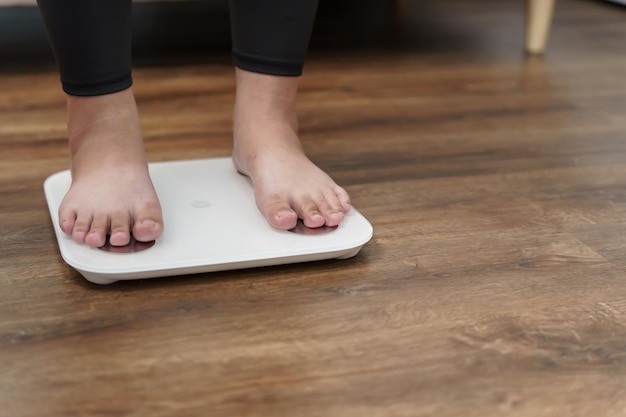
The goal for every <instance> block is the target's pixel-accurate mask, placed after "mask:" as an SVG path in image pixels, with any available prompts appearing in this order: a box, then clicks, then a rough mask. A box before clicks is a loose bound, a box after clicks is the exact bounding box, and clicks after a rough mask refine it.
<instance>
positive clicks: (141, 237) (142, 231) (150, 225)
mask: <svg viewBox="0 0 626 417" xmlns="http://www.w3.org/2000/svg"><path fill="white" fill-rule="evenodd" d="M134 218H135V223H134V224H133V237H134V238H135V239H137V240H138V241H140V242H150V241H152V240H156V238H158V237H159V236H161V234H162V233H163V218H162V215H161V206H160V205H159V203H158V202H156V203H153V204H147V205H145V206H144V207H142V208H141V209H140V210H137V211H136V212H135V215H134Z"/></svg>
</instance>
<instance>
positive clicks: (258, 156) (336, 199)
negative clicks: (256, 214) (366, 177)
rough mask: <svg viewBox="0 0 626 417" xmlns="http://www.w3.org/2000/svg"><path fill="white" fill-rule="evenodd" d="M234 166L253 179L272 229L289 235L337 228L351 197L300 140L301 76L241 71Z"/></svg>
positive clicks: (238, 89) (258, 203) (257, 197)
mask: <svg viewBox="0 0 626 417" xmlns="http://www.w3.org/2000/svg"><path fill="white" fill-rule="evenodd" d="M236 75H237V100H236V104H235V115H234V149H233V162H234V164H235V167H236V168H237V170H238V171H239V172H241V173H242V174H244V175H247V176H248V177H250V179H251V180H252V184H253V186H254V193H255V198H256V203H257V206H258V208H259V210H261V212H262V213H263V214H264V215H265V217H266V219H267V221H268V222H269V224H270V225H271V226H273V227H275V228H277V229H283V230H288V229H292V228H293V227H295V226H296V223H297V221H298V218H300V219H302V220H303V222H304V224H305V225H306V226H307V227H322V226H337V225H338V224H339V223H340V222H341V220H343V218H344V215H345V213H346V212H347V211H348V210H350V197H349V196H348V193H347V192H346V191H345V190H344V189H343V188H341V187H339V186H338V185H337V184H336V183H335V182H334V181H333V180H332V179H331V178H330V177H329V176H328V175H327V174H326V173H325V172H323V171H322V170H321V169H319V168H318V167H317V166H316V165H315V164H313V162H311V160H309V158H307V156H306V155H305V154H304V151H303V149H302V146H301V144H300V140H299V139H298V122H297V117H296V111H295V99H296V93H297V89H298V78H297V77H277V76H271V75H264V74H256V73H252V72H248V71H245V70H242V69H239V68H237V69H236Z"/></svg>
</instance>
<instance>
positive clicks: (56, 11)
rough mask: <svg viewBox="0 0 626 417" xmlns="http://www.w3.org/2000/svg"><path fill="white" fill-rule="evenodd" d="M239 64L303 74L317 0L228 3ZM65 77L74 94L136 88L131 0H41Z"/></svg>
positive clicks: (67, 89) (261, 70)
mask: <svg viewBox="0 0 626 417" xmlns="http://www.w3.org/2000/svg"><path fill="white" fill-rule="evenodd" d="M229 2H230V20H231V31H232V42H233V50H232V54H233V61H234V64H235V65H236V66H237V67H239V68H242V69H245V70H248V71H252V72H259V73H263V74H271V75H281V76H298V75H300V74H302V67H303V65H304V59H305V57H306V53H307V49H308V45H309V39H310V37H311V31H312V29H313V22H314V20H315V12H316V10H317V4H318V0H229ZM38 3H39V8H40V10H41V13H42V15H43V18H44V21H45V23H46V27H47V28H48V35H49V37H50V41H51V44H52V49H53V51H54V55H55V57H56V60H57V64H58V66H59V71H60V73H61V82H62V84H63V90H64V91H65V92H66V93H68V94H70V95H74V96H96V95H102V94H110V93H115V92H118V91H121V90H124V89H126V88H128V87H130V86H131V85H132V82H133V81H132V77H131V29H132V27H131V7H132V4H131V3H132V2H131V0H38Z"/></svg>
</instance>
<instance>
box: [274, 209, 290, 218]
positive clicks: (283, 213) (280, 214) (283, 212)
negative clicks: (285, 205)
mask: <svg viewBox="0 0 626 417" xmlns="http://www.w3.org/2000/svg"><path fill="white" fill-rule="evenodd" d="M292 214H293V211H291V210H281V211H278V212H276V217H278V218H280V217H284V216H291V215H292Z"/></svg>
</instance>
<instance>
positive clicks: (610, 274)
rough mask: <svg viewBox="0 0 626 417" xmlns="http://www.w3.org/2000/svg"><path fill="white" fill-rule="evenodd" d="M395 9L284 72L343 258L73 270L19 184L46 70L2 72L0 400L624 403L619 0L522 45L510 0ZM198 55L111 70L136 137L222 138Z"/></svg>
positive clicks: (74, 412) (146, 407)
mask: <svg viewBox="0 0 626 417" xmlns="http://www.w3.org/2000/svg"><path fill="white" fill-rule="evenodd" d="M418 3H419V4H418ZM424 3H425V4H424ZM402 15H403V19H402V21H401V22H400V23H398V25H397V26H396V27H395V28H396V29H397V31H396V32H395V33H394V35H393V36H389V37H388V39H387V40H386V41H385V42H386V43H381V44H378V45H371V47H368V45H365V44H364V45H361V47H355V48H353V49H351V48H348V47H345V48H334V49H333V48H325V47H316V48H313V50H312V51H311V55H310V60H309V62H308V64H307V67H306V71H305V72H306V74H305V77H304V79H303V80H302V90H301V95H300V108H299V110H300V117H301V127H302V141H303V143H304V146H305V148H306V150H307V152H308V153H309V155H310V156H311V158H312V159H313V160H314V161H315V162H316V163H318V164H319V165H320V166H321V167H323V168H324V169H325V170H327V171H328V172H329V173H330V174H331V175H332V176H333V177H334V178H335V179H336V180H337V181H338V182H339V183H340V184H342V185H344V186H345V187H346V188H347V190H348V191H349V192H350V194H351V196H352V199H353V202H354V205H355V206H356V207H357V208H358V209H359V210H360V211H361V212H362V213H363V214H364V215H365V216H366V217H367V218H368V219H369V220H370V221H371V222H372V224H373V225H374V237H373V239H372V240H371V241H370V242H369V243H368V244H367V245H366V246H365V247H364V248H363V249H362V251H361V253H360V254H359V255H358V256H356V257H355V258H352V259H350V260H342V261H340V260H334V261H323V262H316V263H310V264H300V265H289V266H282V267H268V268H263V269H252V270H244V271H232V272H224V273H213V274H205V275H193V276H185V277H170V278H161V279H154V280H143V281H136V282H123V283H117V284H113V285H110V286H104V287H103V286H96V285H92V284H89V283H88V282H86V281H85V280H84V279H83V278H82V277H81V276H80V275H79V274H77V273H76V272H75V271H73V270H72V269H71V268H70V267H68V266H67V265H66V264H64V262H63V261H62V259H61V257H60V255H59V252H58V249H57V245H56V242H55V237H54V233H53V230H52V226H51V222H50V218H49V215H48V211H47V207H46V202H45V199H44V195H43V191H42V183H43V181H44V179H45V178H46V177H47V176H48V175H50V174H52V173H54V172H56V171H59V170H62V169H66V168H67V167H68V159H67V150H66V139H65V131H64V102H63V96H62V94H61V93H60V91H59V86H58V82H57V75H56V73H54V71H50V70H42V69H38V68H30V69H29V70H28V71H25V72H23V71H21V70H20V71H19V72H18V71H13V72H12V71H10V70H5V71H3V72H2V74H1V75H0V86H1V91H0V149H1V153H0V416H1V417H31V416H32V417H35V416H36V417H43V416H64V417H70V416H150V417H160V416H177V417H181V416H272V417H274V416H298V417H300V416H303V417H309V416H311V417H312V416H341V417H352V416H354V417H364V416H367V417H376V416H407V417H408V416H435V415H436V416H468V417H471V416H477V417H478V416H489V415H498V416H533V417H540V416H626V113H625V111H624V110H625V109H626V54H625V52H626V42H625V40H626V24H624V22H625V20H624V19H625V17H626V10H625V9H624V8H619V7H614V6H608V5H606V4H603V3H601V2H595V1H590V0H563V1H561V2H560V3H558V5H557V10H556V15H555V19H556V20H555V25H554V27H553V32H552V35H551V39H550V44H549V47H548V54H547V55H546V56H545V57H544V58H526V57H524V56H523V55H522V53H521V50H522V39H523V23H524V19H523V2H501V1H498V0H480V1H479V0H476V1H473V2H466V1H463V0H442V1H437V2H407V4H405V5H404V7H403V10H402ZM426 28H427V29H428V30H426ZM386 33H388V32H386ZM340 34H341V32H337V36H340ZM320 36H321V35H320ZM319 44H323V42H321V41H320V43H319ZM218 61H219V60H217V61H216V62H204V61H201V60H198V61H197V63H195V64H194V63H193V60H192V62H189V60H187V61H186V63H185V64H184V65H173V64H172V63H169V64H168V65H160V66H154V65H144V66H140V67H139V68H137V71H136V73H135V78H136V92H137V98H138V102H139V107H140V111H141V114H142V122H143V128H144V131H145V136H146V148H147V151H148V154H149V158H150V160H151V161H162V160H175V159H183V158H201V157H213V156H226V155H229V152H230V137H231V125H230V117H231V114H230V110H231V107H232V104H233V87H234V85H233V77H232V68H230V67H229V66H228V65H227V64H226V63H225V62H227V59H223V60H222V61H224V62H218Z"/></svg>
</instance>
